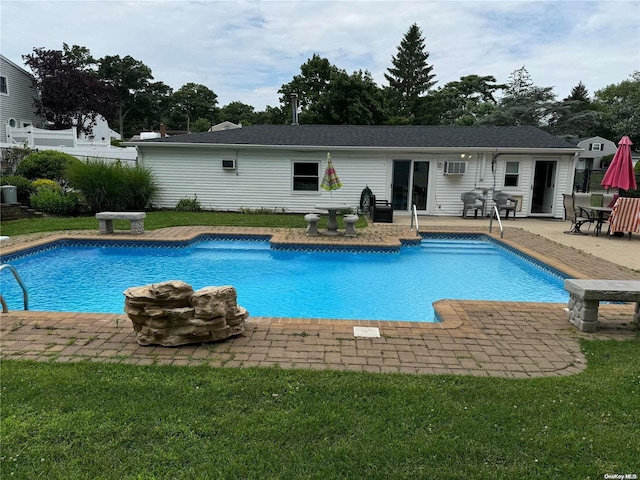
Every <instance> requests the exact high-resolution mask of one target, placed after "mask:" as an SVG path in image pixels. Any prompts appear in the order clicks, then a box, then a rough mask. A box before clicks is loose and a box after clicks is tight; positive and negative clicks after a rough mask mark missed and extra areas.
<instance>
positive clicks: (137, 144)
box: [121, 142, 582, 154]
mask: <svg viewBox="0 0 640 480" xmlns="http://www.w3.org/2000/svg"><path fill="white" fill-rule="evenodd" d="M121 145H124V146H127V147H129V146H132V147H148V146H153V147H158V146H162V147H186V148H211V147H216V148H228V149H238V148H244V149H249V150H256V149H267V150H283V149H284V150H297V151H317V150H330V151H334V152H335V151H347V150H358V151H363V152H369V151H394V152H398V151H400V152H420V153H448V152H455V153H459V152H460V151H461V150H467V151H474V152H477V153H531V152H535V153H541V154H542V153H567V154H573V153H577V152H580V151H581V150H582V149H580V148H577V147H567V148H565V147H544V148H538V147H474V146H471V145H470V146H459V147H390V146H385V147H376V146H355V145H344V146H336V145H260V144H240V143H191V142H123V143H122V144H121Z"/></svg>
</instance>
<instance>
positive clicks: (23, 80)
mask: <svg viewBox="0 0 640 480" xmlns="http://www.w3.org/2000/svg"><path fill="white" fill-rule="evenodd" d="M34 97H35V91H34V89H33V76H32V75H31V74H30V73H29V72H27V71H26V70H25V69H23V68H21V67H19V66H18V65H16V64H15V63H13V62H12V61H11V60H9V59H8V58H6V57H5V56H3V55H0V142H1V143H7V141H6V138H7V127H11V128H23V127H27V126H30V125H33V126H35V127H42V126H43V125H44V119H43V118H41V117H39V116H37V115H36V112H35V109H34V106H33V98H34Z"/></svg>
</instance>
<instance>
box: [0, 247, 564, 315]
mask: <svg viewBox="0 0 640 480" xmlns="http://www.w3.org/2000/svg"><path fill="white" fill-rule="evenodd" d="M2 261H3V263H4V262H6V263H11V264H12V265H13V266H15V267H16V269H17V270H18V272H19V273H20V276H21V277H22V279H23V280H24V283H25V284H26V286H27V288H28V289H29V306H30V309H31V310H45V311H75V312H100V313H122V312H123V307H124V296H123V295H122V292H123V291H124V290H126V289H127V288H129V287H131V286H136V285H144V284H148V283H157V282H161V281H165V280H183V281H185V282H187V283H189V284H191V285H192V286H193V288H194V289H199V288H202V287H205V286H217V285H232V286H234V287H235V288H236V290H237V292H238V304H239V305H241V306H243V307H245V308H246V309H247V310H248V311H249V313H250V314H251V315H252V316H265V317H294V318H330V319H366V320H403V321H418V322H430V321H434V312H433V307H432V303H433V302H434V301H436V300H440V299H444V298H450V299H468V300H508V301H524V302H560V303H565V302H566V301H567V299H568V294H567V293H566V291H565V290H564V288H563V278H564V277H563V276H562V274H560V273H559V272H556V271H554V270H552V269H550V268H548V267H545V266H544V265H542V264H540V263H539V262H536V261H534V260H532V259H529V258H528V257H526V256H524V255H522V254H519V253H518V252H516V251H514V250H511V249H510V248H508V247H506V246H504V245H503V244H501V243H499V242H496V241H494V240H492V239H491V238H489V237H486V236H483V235H474V236H458V237H454V236H450V235H447V236H442V235H436V236H426V237H425V238H423V240H422V241H421V242H419V243H416V244H412V245H407V246H403V247H402V248H399V249H392V250H384V249H377V250H371V249H358V248H347V249H341V250H331V249H327V248H323V249H318V248H315V249H314V248H310V247H308V246H306V247H303V246H298V247H288V248H286V249H280V248H279V249H274V248H271V246H270V244H269V240H268V238H266V237H265V238H258V239H256V238H228V237H211V236H205V237H200V238H197V239H195V240H194V241H192V242H175V243H165V242H154V243H151V242H139V243H138V242H118V241H113V242H104V241H99V240H84V241H60V242H56V243H54V244H50V245H48V246H45V247H40V248H37V249H34V250H33V251H30V252H23V253H21V254H14V255H9V256H6V257H3V258H2ZM2 295H3V296H4V298H5V299H6V300H7V303H8V304H9V308H10V309H12V310H13V309H21V308H22V292H21V290H20V289H19V287H18V286H17V284H16V282H15V281H13V279H11V278H10V273H9V272H2Z"/></svg>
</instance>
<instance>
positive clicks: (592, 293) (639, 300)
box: [564, 279, 640, 332]
mask: <svg viewBox="0 0 640 480" xmlns="http://www.w3.org/2000/svg"><path fill="white" fill-rule="evenodd" d="M564 289H565V290H567V291H568V292H569V323H572V324H573V325H575V326H576V327H577V328H578V329H579V330H581V331H583V332H595V331H596V327H597V323H598V307H599V306H600V301H611V302H636V305H635V311H634V316H633V320H634V322H636V323H638V322H640V280H576V279H567V280H565V281H564Z"/></svg>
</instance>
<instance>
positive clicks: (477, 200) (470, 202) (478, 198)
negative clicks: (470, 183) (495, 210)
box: [460, 192, 485, 218]
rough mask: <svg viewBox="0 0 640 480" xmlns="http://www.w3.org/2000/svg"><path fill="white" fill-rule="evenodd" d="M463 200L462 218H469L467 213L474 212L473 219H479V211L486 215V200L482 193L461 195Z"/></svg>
mask: <svg viewBox="0 0 640 480" xmlns="http://www.w3.org/2000/svg"><path fill="white" fill-rule="evenodd" d="M460 199H461V200H462V204H463V206H462V218H467V212H468V211H469V210H473V218H478V210H480V214H481V215H484V203H485V198H484V195H482V194H481V193H476V192H464V193H463V194H461V195H460Z"/></svg>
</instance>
